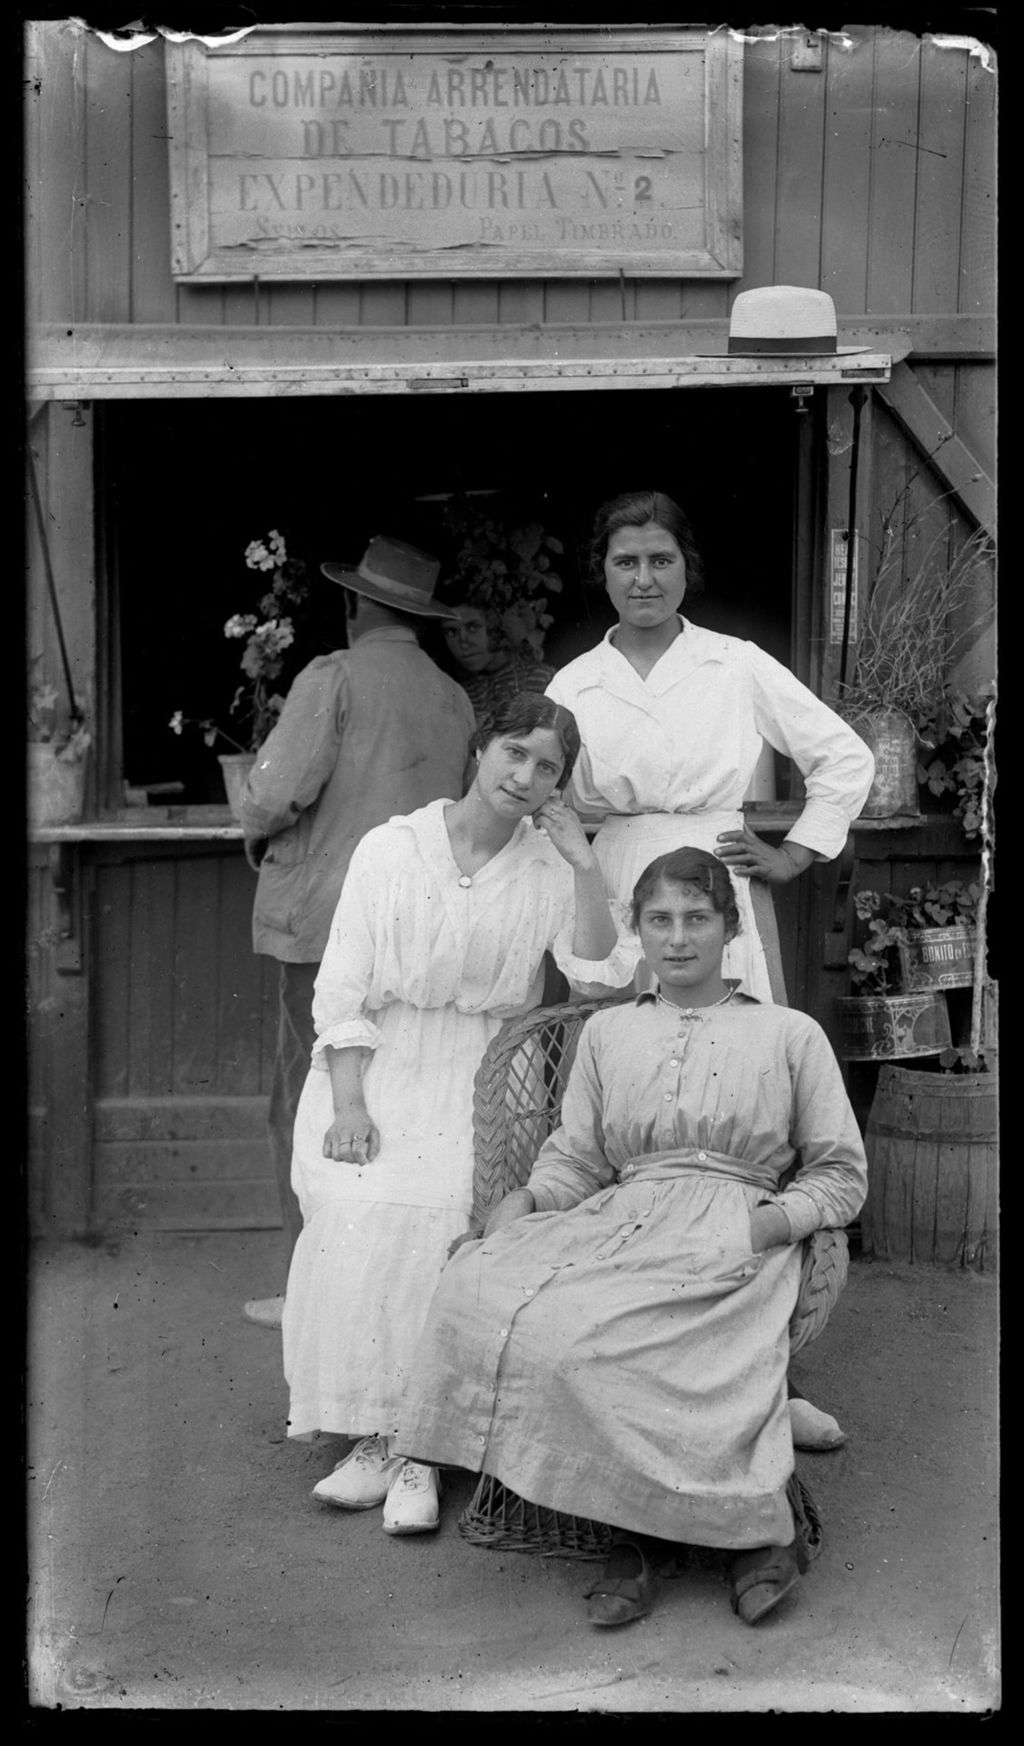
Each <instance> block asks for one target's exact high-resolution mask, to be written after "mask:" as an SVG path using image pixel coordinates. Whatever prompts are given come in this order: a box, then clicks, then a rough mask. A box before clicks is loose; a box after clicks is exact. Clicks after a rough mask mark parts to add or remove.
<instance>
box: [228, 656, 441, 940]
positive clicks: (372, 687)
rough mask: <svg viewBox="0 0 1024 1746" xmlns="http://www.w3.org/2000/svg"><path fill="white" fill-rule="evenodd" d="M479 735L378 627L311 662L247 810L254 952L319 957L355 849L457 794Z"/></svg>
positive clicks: (260, 762) (262, 761)
mask: <svg viewBox="0 0 1024 1746" xmlns="http://www.w3.org/2000/svg"><path fill="white" fill-rule="evenodd" d="M473 731H474V719H473V709H472V706H471V704H470V702H469V699H468V698H467V696H466V694H465V692H464V691H463V690H462V688H461V686H459V685H457V684H456V683H455V681H454V680H453V679H449V678H448V676H447V674H445V673H442V672H441V670H440V668H439V667H437V666H436V665H435V664H434V662H433V661H431V660H430V658H429V656H427V655H425V654H424V653H423V651H422V650H421V649H420V647H419V645H418V643H417V641H416V635H415V632H414V631H413V630H411V629H407V628H406V627H405V626H397V625H396V626H390V625H389V626H384V627H381V628H379V629H376V630H372V631H368V632H367V633H366V635H365V636H361V637H358V638H357V639H356V641H355V642H354V643H353V645H352V647H351V648H350V649H344V650H340V651H339V652H338V653H337V654H333V655H323V656H320V657H318V658H317V659H316V660H315V661H311V662H310V663H309V666H308V667H304V668H303V670H302V672H301V673H300V674H299V675H298V677H297V678H296V680H295V682H294V684H293V685H292V688H291V690H290V691H289V693H288V697H287V699H286V700H285V705H284V708H283V709H282V711H281V715H280V718H279V720H278V723H277V726H276V727H275V728H274V730H273V732H272V733H271V734H270V736H269V738H268V739H266V740H265V741H264V743H263V745H262V746H261V747H260V750H259V752H258V754H257V758H256V763H255V764H254V766H253V769H252V773H251V775H250V777H249V780H248V782H247V784H246V788H245V792H244V795H243V800H242V815H241V816H242V829H243V831H244V833H245V848H246V854H247V856H248V858H249V861H250V862H251V864H252V865H253V866H254V867H258V868H259V883H258V885H257V888H256V901H255V904H254V907H253V949H254V951H256V952H262V953H266V954H268V955H269V956H270V957H273V958H279V959H282V960H283V961H284V962H286V963H292V964H303V963H314V962H317V961H319V959H320V958H322V957H323V952H324V947H325V946H326V944H327V936H328V933H329V931H330V925H331V919H332V917H333V915H334V909H335V905H336V904H337V901H338V897H339V894H340V892H341V886H342V881H343V879H344V877H345V873H346V871H347V869H348V864H349V859H350V857H351V854H352V851H353V849H354V848H355V846H356V844H357V843H358V842H359V840H360V838H361V837H363V836H365V835H366V832H367V831H368V830H371V829H372V827H373V826H374V825H378V824H383V823H384V822H385V821H386V820H387V819H389V818H392V817H393V816H394V815H395V814H403V813H409V812H415V811H416V809H417V808H418V807H421V806H425V805H426V804H427V802H428V801H430V800H439V799H442V798H446V797H448V796H450V797H451V798H452V799H453V800H458V799H459V798H460V797H461V795H462V792H463V787H464V783H465V777H466V771H467V766H468V760H469V741H470V737H471V735H472V733H473Z"/></svg>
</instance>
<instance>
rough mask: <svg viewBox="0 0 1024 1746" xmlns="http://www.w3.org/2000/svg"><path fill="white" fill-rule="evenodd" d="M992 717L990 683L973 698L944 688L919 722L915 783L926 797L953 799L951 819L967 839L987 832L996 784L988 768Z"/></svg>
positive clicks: (993, 711) (992, 690)
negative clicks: (919, 751)
mask: <svg viewBox="0 0 1024 1746" xmlns="http://www.w3.org/2000/svg"><path fill="white" fill-rule="evenodd" d="M994 714H995V686H994V685H988V686H986V687H985V688H984V689H983V690H982V691H980V692H975V693H973V694H968V693H967V692H965V691H955V690H947V691H945V692H944V693H943V694H942V695H941V697H940V698H939V699H938V701H937V702H936V703H934V704H933V705H932V707H931V708H930V709H929V710H928V711H927V712H926V713H925V714H924V715H922V717H921V719H920V721H919V724H918V732H919V735H920V739H921V743H922V747H923V755H922V757H921V758H920V759H919V761H918V768H917V779H918V781H919V782H920V783H921V785H922V786H923V787H926V788H927V789H928V792H929V793H930V794H934V795H943V794H952V795H954V796H955V805H954V807H953V816H954V818H958V819H959V820H960V824H961V826H962V828H963V833H964V836H965V837H968V838H975V837H979V836H981V835H982V833H983V832H984V833H985V834H986V835H988V834H989V831H988V829H987V825H988V823H989V821H988V820H987V817H986V815H987V812H988V807H989V803H990V798H991V793H992V790H993V788H994V786H995V774H994V771H993V770H992V768H991V737H992V736H991V730H992V721H993V717H994Z"/></svg>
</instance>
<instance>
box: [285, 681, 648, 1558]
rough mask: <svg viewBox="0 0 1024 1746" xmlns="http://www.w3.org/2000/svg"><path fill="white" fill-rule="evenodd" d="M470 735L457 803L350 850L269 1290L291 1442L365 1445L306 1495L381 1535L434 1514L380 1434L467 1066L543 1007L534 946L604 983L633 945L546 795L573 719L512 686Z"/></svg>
mask: <svg viewBox="0 0 1024 1746" xmlns="http://www.w3.org/2000/svg"><path fill="white" fill-rule="evenodd" d="M482 738H483V743H482V744H481V745H480V746H479V747H478V749H477V751H476V759H477V770H476V775H475V778H474V781H473V785H472V787H471V789H470V791H469V793H468V794H467V795H466V796H465V797H464V798H463V799H462V800H457V801H447V800H439V801H435V802H433V803H432V804H431V805H429V806H425V807H423V808H421V809H420V811H418V812H415V813H412V814H410V815H409V816H408V817H405V818H394V819H392V820H390V822H389V823H388V824H386V825H380V826H378V827H377V829H375V830H372V831H370V832H369V833H368V834H367V835H366V836H365V837H364V838H363V840H362V842H361V843H360V844H359V845H358V847H357V849H356V851H355V853H354V855H353V857H352V862H351V865H350V868H349V872H348V874H347V877H346V880H345V884H344V887H343V889H342V893H341V898H340V900H339V903H338V907H337V910H336V912H335V916H334V921H333V925H332V929H331V937H330V941H329V943H328V947H327V951H326V954H325V956H324V960H323V963H322V965H321V969H320V972H319V975H318V977H317V981H316V994H315V999H314V1005H313V1017H314V1022H315V1025H316V1031H317V1042H316V1045H315V1048H314V1054H313V1064H312V1066H311V1068H310V1072H309V1075H308V1077H307V1080H306V1085H305V1088H304V1090H303V1094H302V1098H301V1101H300V1104H299V1110H298V1115H297V1118H296V1123H295V1139H294V1154H293V1163H292V1183H293V1187H294V1189H295V1192H296V1194H297V1195H298V1197H299V1201H300V1203H301V1206H302V1213H303V1219H304V1221H305V1222H304V1226H303V1230H302V1233H301V1235H300V1237H299V1240H298V1243H297V1246H296V1249H295V1255H294V1258H293V1261H292V1266H291V1272H290V1275H289V1279H288V1290H287V1294H286V1299H285V1313H284V1364H285V1376H286V1379H287V1381H288V1385H289V1390H290V1412H289V1427H288V1428H289V1434H290V1435H291V1436H294V1437H308V1436H309V1435H310V1434H311V1433H314V1432H317V1431H321V1432H332V1433H336V1434H342V1435H348V1436H354V1437H357V1438H359V1439H360V1441H359V1442H358V1443H357V1445H356V1447H355V1449H353V1450H352V1451H351V1452H350V1454H349V1455H348V1457H347V1458H346V1459H345V1460H344V1461H342V1462H340V1463H339V1465H338V1466H337V1467H336V1468H335V1470H334V1472H333V1473H331V1474H329V1475H328V1476H327V1477H326V1478H325V1479H324V1480H322V1481H321V1482H320V1484H318V1485H317V1486H316V1487H315V1488H314V1493H313V1495H314V1496H315V1497H316V1498H318V1499H319V1500H320V1501H321V1502H324V1503H329V1504H335V1505H338V1506H340V1507H342V1508H349V1509H366V1508H372V1507H374V1506H375V1505H378V1504H381V1503H384V1504H385V1515H384V1527H385V1530H386V1531H387V1532H389V1533H416V1532H422V1531H424V1530H428V1529H431V1528H434V1527H436V1526H437V1522H438V1503H437V1477H436V1473H435V1472H434V1470H433V1469H432V1468H430V1467H427V1466H422V1465H418V1464H416V1463H413V1462H404V1463H403V1462H401V1461H400V1460H398V1459H397V1458H396V1456H395V1455H394V1452H393V1446H392V1445H391V1444H389V1441H388V1439H389V1434H390V1433H391V1432H392V1430H393V1427H394V1424H395V1422H396V1417H397V1410H398V1404H399V1400H400V1398H401V1395H402V1390H403V1387H404V1386H405V1384H406V1383H407V1381H408V1380H409V1377H410V1366H411V1360H412V1354H413V1351H414V1349H415V1346H416V1342H417V1339H418V1336H419V1333H420V1330H421V1328H422V1325H423V1321H424V1320H425V1317H426V1313H427V1307H428V1304H429V1301H430V1296H431V1293H432V1291H433V1289H434V1286H435V1285H436V1283H437V1280H438V1277H439V1275H440V1273H441V1269H442V1267H443V1266H444V1263H445V1260H446V1257H447V1253H448V1249H449V1247H450V1245H451V1244H452V1242H453V1241H454V1239H455V1238H456V1237H458V1236H460V1235H461V1234H463V1233H464V1232H465V1231H466V1230H467V1229H468V1226H469V1215H470V1210H471V1202H472V1174H473V1141H472V1101H473V1080H474V1076H475V1073H476V1069H477V1067H478V1065H479V1062H480V1059H481V1056H482V1055H483V1052H484V1050H485V1049H486V1047H487V1045H488V1043H489V1042H490V1041H491V1039H492V1037H494V1035H495V1034H496V1032H497V1031H498V1029H499V1027H500V1025H501V1023H502V1021H503V1020H505V1019H508V1018H512V1017H517V1016H519V1015H520V1014H522V1013H523V1012H526V1011H528V1010H529V1009H530V1008H531V1007H532V1006H535V1005H537V1004H538V1002H539V1000H540V997H541V991H542V986H543V955H544V952H545V951H546V950H548V949H550V950H551V952H552V953H553V955H554V957H555V960H556V962H557V963H558V965H559V966H560V968H561V969H562V971H563V972H564V974H565V975H566V976H567V977H568V978H569V980H570V982H571V983H573V985H574V986H575V987H577V988H579V989H580V990H583V991H587V992H591V991H593V992H598V993H600V992H611V991H613V990H614V989H616V988H621V987H625V986H626V985H627V984H628V983H629V981H630V979H631V977H632V976H633V973H634V971H635V968H636V964H637V961H638V956H639V946H638V942H637V941H636V938H635V936H634V935H632V934H631V932H630V931H629V929H628V926H627V924H626V921H625V918H624V917H623V918H622V920H621V923H620V924H618V925H617V923H616V921H615V920H614V919H613V914H612V909H611V907H610V906H609V903H608V900H607V897H606V894H605V888H604V882H603V879H602V876H601V872H600V869H599V867H598V865H597V861H596V858H595V856H594V853H593V851H592V849H591V848H590V846H589V844H588V842H587V839H586V836H585V835H584V832H583V830H582V828H581V826H580V824H579V821H578V819H577V818H576V817H575V814H574V813H573V812H572V811H571V810H570V809H569V808H568V807H567V806H566V805H564V804H563V802H562V800H561V798H560V791H561V788H562V786H563V784H564V783H565V782H566V781H567V779H568V777H569V775H570V774H571V771H572V765H573V760H574V757H575V755H576V752H577V750H578V747H579V736H578V733H577V730H576V724H575V721H574V720H573V717H572V715H571V714H570V713H569V711H567V710H565V709H562V708H561V707H560V706H559V705H557V704H554V703H552V702H551V701H550V700H549V699H548V698H545V697H544V696H542V695H540V694H539V693H531V694H524V695H522V696H519V697H516V698H514V699H512V700H511V701H510V703H508V704H507V705H505V706H504V707H503V709H502V710H501V711H500V712H499V714H498V716H497V717H496V720H495V724H494V726H493V727H492V728H491V729H490V730H489V731H488V732H486V733H485V735H484V736H482ZM538 827H539V828H538Z"/></svg>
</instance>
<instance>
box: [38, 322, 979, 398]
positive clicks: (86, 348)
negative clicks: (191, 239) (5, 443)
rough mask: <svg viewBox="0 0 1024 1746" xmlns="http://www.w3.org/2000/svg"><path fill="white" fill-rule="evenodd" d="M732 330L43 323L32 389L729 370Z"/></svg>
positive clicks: (715, 325) (936, 326)
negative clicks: (366, 372) (98, 379)
mask: <svg viewBox="0 0 1024 1746" xmlns="http://www.w3.org/2000/svg"><path fill="white" fill-rule="evenodd" d="M839 326H840V332H839V343H840V344H841V345H843V346H863V347H864V348H865V349H866V350H868V351H870V352H884V353H886V354H887V355H888V356H890V357H892V358H894V359H896V358H904V357H920V358H925V357H927V359H928V361H929V362H932V363H938V362H941V361H942V360H948V361H950V362H957V363H985V362H991V361H992V360H993V359H994V357H995V322H994V318H991V319H990V318H988V317H968V316H913V315H889V316H877V317H871V316H849V317H847V318H845V319H841V320H840V324H839ZM728 340H729V324H728V321H727V320H725V319H724V318H721V317H711V316H708V317H700V318H694V319H690V320H683V321H637V322H630V321H625V322H603V321H600V322H586V323H580V322H554V321H548V322H508V323H487V324H481V323H465V324H455V323H454V322H438V323H432V324H420V325H411V326H394V327H352V326H350V327H292V326H287V327H286V326H276V325H273V326H272V325H268V326H264V327H252V326H250V327H242V326H224V325H221V324H219V323H210V324H208V325H207V324H200V325H185V324H182V325H180V326H179V325H176V324H174V323H170V322H167V323H155V322H154V323H139V322H136V323H127V322H125V323H101V322H83V323H79V324H77V325H75V324H66V323H61V322H49V323H45V324H43V323H40V324H36V325H35V326H34V327H33V328H32V329H31V331H30V335H29V358H28V364H29V382H30V386H32V385H36V384H38V385H39V386H42V383H43V381H44V379H45V381H46V382H47V383H50V382H53V381H54V380H63V381H64V382H65V383H66V384H67V385H68V386H69V392H68V395H67V398H69V399H71V398H74V395H73V394H72V393H71V392H70V385H71V384H72V383H73V382H74V380H75V378H76V377H77V376H81V375H85V374H86V373H88V372H90V371H94V370H109V371H116V370H125V369H136V368H137V369H139V370H144V369H145V368H147V367H148V368H150V369H153V370H173V369H174V368H175V366H183V367H185V368H189V367H192V368H202V367H211V366H215V365H220V366H221V367H222V368H225V369H226V368H228V367H231V368H234V369H236V370H237V369H239V368H246V367H247V368H250V369H256V368H262V369H266V368H273V367H276V368H279V369H292V370H294V369H304V368H309V369H313V370H315V369H317V368H324V367H335V368H337V367H342V368H343V367H345V366H346V365H361V366H372V365H374V364H392V365H393V364H394V363H395V362H396V360H400V361H401V362H402V363H403V364H406V365H413V364H416V363H422V364H424V365H427V364H435V365H440V364H446V363H463V362H465V363H474V362H475V363H488V362H493V363H506V364H514V363H515V362H516V361H518V360H523V359H532V360H538V361H539V360H550V361H562V362H566V363H571V362H573V361H574V360H580V359H592V358H607V359H616V360H620V361H624V360H627V359H645V358H647V359H650V358H683V357H691V358H692V357H705V356H706V357H711V358H718V359H719V360H722V361H725V359H726V357H727V353H728Z"/></svg>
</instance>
